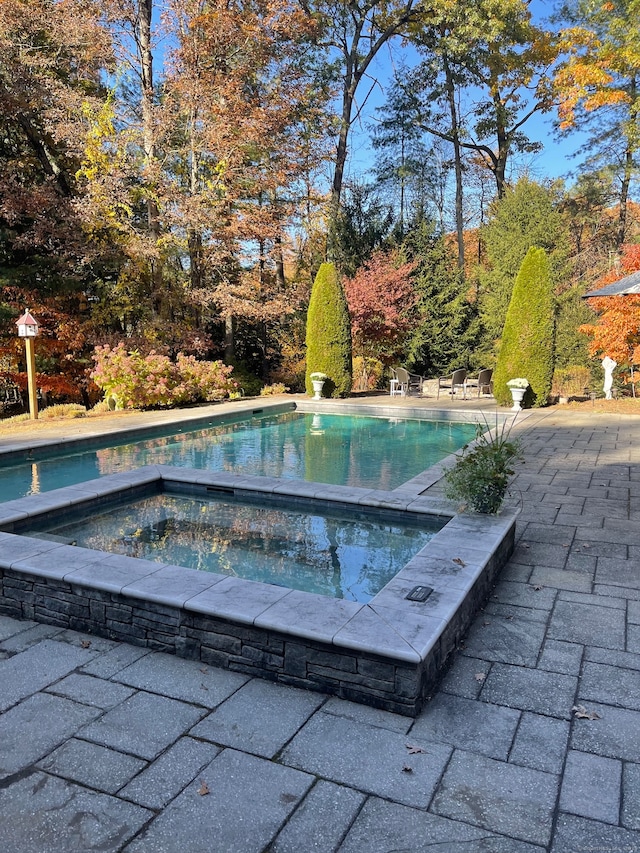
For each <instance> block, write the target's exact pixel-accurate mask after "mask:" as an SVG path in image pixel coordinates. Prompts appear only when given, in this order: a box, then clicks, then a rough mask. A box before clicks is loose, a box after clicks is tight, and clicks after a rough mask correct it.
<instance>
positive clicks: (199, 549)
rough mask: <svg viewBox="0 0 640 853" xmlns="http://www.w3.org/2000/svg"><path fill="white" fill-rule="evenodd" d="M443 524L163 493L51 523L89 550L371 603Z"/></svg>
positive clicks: (58, 534) (50, 529)
mask: <svg viewBox="0 0 640 853" xmlns="http://www.w3.org/2000/svg"><path fill="white" fill-rule="evenodd" d="M441 527H442V522H440V521H437V520H435V519H430V518H425V517H423V518H422V519H421V520H420V526H419V527H417V526H416V524H415V523H414V524H409V523H407V522H405V521H404V520H402V521H401V520H399V516H396V517H394V518H392V517H391V516H390V515H387V516H382V517H379V515H373V514H371V513H370V512H369V513H365V512H362V511H360V510H359V509H358V508H356V507H354V508H353V510H349V512H348V514H347V513H346V512H345V511H343V512H342V513H340V512H327V511H326V508H325V507H324V506H323V508H322V513H320V511H319V510H315V508H314V509H311V510H309V511H304V512H303V511H299V510H296V509H292V508H289V507H282V506H271V507H268V506H264V505H260V504H256V503H247V502H242V501H240V500H226V499H225V500H222V499H211V500H209V499H207V500H205V499H198V498H192V497H183V496H176V495H169V494H162V495H154V496H152V497H148V498H143V499H141V500H138V501H135V502H134V503H130V504H126V505H120V506H117V507H115V508H112V509H110V510H107V511H104V512H101V513H100V514H92V515H91V516H89V517H87V518H84V519H81V520H78V521H73V522H71V523H64V524H56V525H55V526H49V527H48V528H46V530H47V533H48V534H53V535H55V536H56V537H62V538H63V539H65V540H66V541H68V542H73V543H74V544H77V545H80V546H83V547H85V548H92V549H95V550H99V551H109V552H112V553H117V554H126V555H128V556H130V557H138V558H142V559H145V560H154V561H156V562H161V563H168V564H173V565H180V566H188V567H190V568H194V569H200V570H203V571H210V572H218V573H221V574H226V575H235V576H238V577H242V578H247V579H249V580H258V581H263V582H265V583H271V584H278V585H280V586H285V587H288V588H291V589H300V590H304V591H305V592H315V593H319V594H321V595H327V596H333V597H334V598H346V599H349V600H352V601H360V602H367V601H369V600H370V599H371V598H372V597H373V596H374V595H375V594H376V593H377V592H379V590H380V589H382V587H383V586H385V585H386V584H387V583H388V582H389V581H390V580H391V578H393V577H394V576H395V575H396V574H397V573H398V572H399V571H400V569H401V568H402V567H403V566H405V565H406V564H407V563H408V562H409V560H410V559H411V558H412V557H413V556H414V555H415V554H416V553H417V552H418V551H419V550H420V549H421V548H423V547H424V546H425V545H426V544H427V542H428V541H429V540H430V539H431V538H432V536H433V535H434V533H436V532H437V531H438V530H439V529H441ZM40 529H43V528H40Z"/></svg>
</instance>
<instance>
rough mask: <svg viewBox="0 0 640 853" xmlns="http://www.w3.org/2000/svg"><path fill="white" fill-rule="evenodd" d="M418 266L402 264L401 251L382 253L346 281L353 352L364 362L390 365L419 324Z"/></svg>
mask: <svg viewBox="0 0 640 853" xmlns="http://www.w3.org/2000/svg"><path fill="white" fill-rule="evenodd" d="M414 267H415V264H414V263H413V262H405V263H402V262H401V259H400V256H399V252H398V251H395V252H392V253H390V254H385V253H384V252H382V251H380V250H378V251H376V252H374V254H373V255H372V256H371V257H370V258H369V260H368V261H367V262H366V263H365V264H364V266H362V267H360V269H359V270H358V271H357V272H356V274H355V275H354V276H353V278H348V279H346V280H345V282H344V291H345V295H346V298H347V304H348V306H349V315H350V317H351V329H352V335H353V352H354V355H356V356H362V357H363V358H364V359H370V358H375V359H378V360H380V361H383V362H386V363H390V362H391V361H392V360H393V359H395V358H397V357H398V353H399V352H400V348H401V345H402V342H403V339H404V337H405V336H406V335H407V334H408V333H409V332H410V330H411V328H412V327H413V326H414V324H415V313H414V310H413V309H414V307H415V303H416V292H415V287H414V283H413V281H412V278H411V274H412V272H413V269H414Z"/></svg>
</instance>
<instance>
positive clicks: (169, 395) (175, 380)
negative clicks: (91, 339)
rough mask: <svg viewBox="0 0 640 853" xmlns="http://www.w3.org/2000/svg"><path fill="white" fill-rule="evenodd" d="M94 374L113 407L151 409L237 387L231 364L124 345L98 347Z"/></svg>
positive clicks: (203, 399)
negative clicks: (173, 357) (167, 354)
mask: <svg viewBox="0 0 640 853" xmlns="http://www.w3.org/2000/svg"><path fill="white" fill-rule="evenodd" d="M94 358H95V369H94V370H93V372H92V374H91V377H92V379H93V380H94V382H95V383H96V385H98V387H99V388H101V389H102V390H103V391H104V396H105V400H106V402H107V403H108V404H109V406H110V407H112V408H114V409H131V408H139V409H150V408H156V407H160V406H176V405H184V404H185V403H197V402H206V401H211V400H221V399H223V398H225V397H228V396H229V394H231V393H233V392H234V391H235V390H236V389H237V384H236V383H235V382H234V381H233V380H232V379H231V377H230V375H231V372H232V369H233V368H231V367H227V366H225V365H224V364H222V363H221V362H219V361H213V362H211V361H197V360H196V359H195V358H194V357H193V356H188V355H183V354H182V353H178V357H177V359H176V361H175V362H174V361H172V360H171V359H169V358H168V357H167V356H165V355H160V354H159V353H157V352H154V351H151V352H150V353H149V354H148V355H146V356H144V355H142V354H141V353H140V352H138V351H137V350H132V351H131V352H127V350H126V348H125V346H124V344H122V343H120V344H118V346H117V347H115V348H113V349H112V348H111V347H109V346H102V347H97V348H96V352H95V356H94Z"/></svg>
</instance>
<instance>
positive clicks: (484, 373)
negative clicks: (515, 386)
mask: <svg viewBox="0 0 640 853" xmlns="http://www.w3.org/2000/svg"><path fill="white" fill-rule="evenodd" d="M492 376H493V370H492V369H491V368H490V367H486V368H484V370H481V371H480V372H479V373H478V376H477V378H476V379H467V388H477V389H478V397H481V396H482V395H483V394H489V395H491V394H493V383H492V381H491V377H492Z"/></svg>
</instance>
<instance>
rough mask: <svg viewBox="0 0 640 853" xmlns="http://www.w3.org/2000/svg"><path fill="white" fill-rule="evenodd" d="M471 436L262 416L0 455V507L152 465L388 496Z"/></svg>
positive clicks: (346, 418) (418, 427)
mask: <svg viewBox="0 0 640 853" xmlns="http://www.w3.org/2000/svg"><path fill="white" fill-rule="evenodd" d="M475 434H476V425H475V424H474V423H469V422H456V421H451V420H448V421H446V420H441V421H440V420H422V419H419V418H415V417H413V418H411V417H410V418H399V417H397V415H396V416H394V417H373V416H368V415H366V416H364V415H352V414H349V415H342V414H334V413H331V412H327V411H322V412H320V413H319V412H303V411H298V410H295V411H284V412H280V413H278V414H272V413H269V412H262V411H260V412H258V413H255V414H249V415H248V416H243V417H238V418H233V419H227V420H226V421H225V422H216V421H213V420H212V421H211V422H209V423H208V424H206V425H205V426H200V427H198V428H195V429H194V428H191V429H187V428H184V429H182V430H180V429H176V428H175V427H172V428H169V429H167V430H166V431H165V432H164V433H161V434H156V435H154V436H153V437H145V436H144V435H142V434H141V435H139V436H136V438H135V440H131V439H129V440H127V441H123V440H122V439H120V441H119V442H118V441H117V440H116V441H115V442H114V440H113V439H111V444H108V445H106V444H103V446H101V447H100V446H98V447H96V446H95V444H94V446H93V447H92V448H87V449H85V450H83V451H78V452H75V453H74V452H72V451H70V450H68V449H65V451H64V452H61V451H60V448H58V449H57V450H55V451H51V450H49V451H47V450H45V449H39V450H38V449H34V451H33V452H32V453H31V456H30V457H29V456H28V455H27V454H22V457H21V459H20V462H19V463H17V464H16V462H15V460H14V464H11V462H10V461H9V460H8V458H7V459H5V460H3V458H2V455H0V500H2V501H7V500H13V499H15V498H18V497H22V496H24V495H29V494H38V493H40V492H46V491H49V490H51V489H56V488H60V487H62V486H70V485H74V484H77V483H82V482H85V481H86V480H90V479H93V478H95V477H97V476H104V475H106V474H112V473H117V472H119V471H128V470H131V469H133V468H138V467H142V466H145V465H153V464H164V465H172V466H178V467H188V468H201V469H206V470H210V471H230V472H231V471H233V472H235V473H243V472H244V473H249V474H252V475H253V474H257V475H261V476H271V477H285V478H296V479H303V480H311V481H314V482H322V483H331V484H335V485H350V486H357V487H363V488H378V489H395V488H397V487H398V486H399V485H400V484H402V483H405V482H407V481H408V480H411V479H412V478H413V477H415V476H417V475H418V474H419V473H421V472H422V471H424V470H425V469H427V468H429V467H431V466H432V465H434V464H435V463H437V462H439V461H441V460H442V459H444V458H445V457H446V456H448V455H449V454H451V453H454V452H455V451H456V450H458V449H459V448H460V447H462V446H463V445H464V444H465V443H467V442H469V441H470V440H472V439H473V438H474V437H475Z"/></svg>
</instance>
